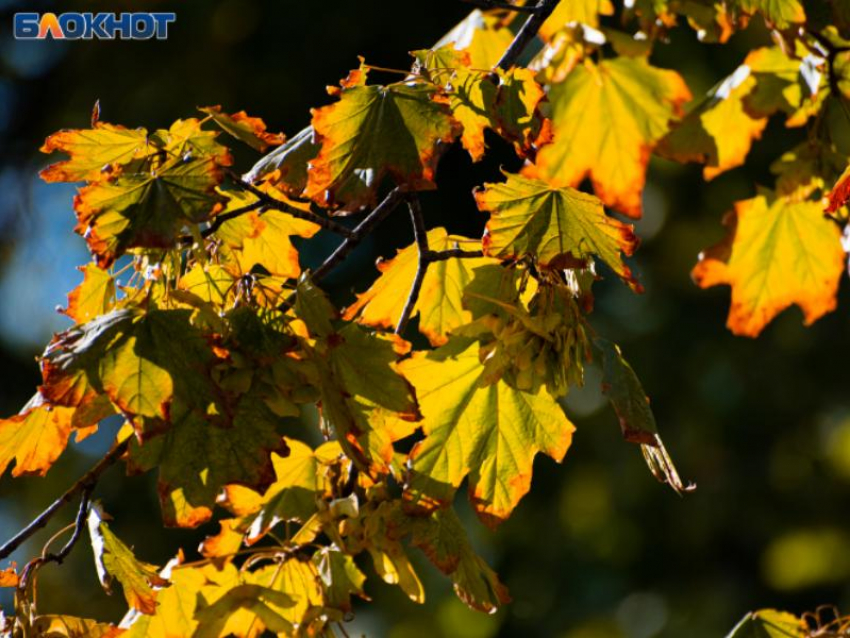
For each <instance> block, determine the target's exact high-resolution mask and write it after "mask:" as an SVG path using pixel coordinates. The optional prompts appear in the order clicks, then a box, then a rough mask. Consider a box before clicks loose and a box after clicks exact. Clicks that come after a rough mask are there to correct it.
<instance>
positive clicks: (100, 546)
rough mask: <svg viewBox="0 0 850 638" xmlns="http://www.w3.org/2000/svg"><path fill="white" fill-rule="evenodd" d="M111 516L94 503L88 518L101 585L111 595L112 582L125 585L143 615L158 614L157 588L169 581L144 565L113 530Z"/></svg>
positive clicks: (126, 595)
mask: <svg viewBox="0 0 850 638" xmlns="http://www.w3.org/2000/svg"><path fill="white" fill-rule="evenodd" d="M106 519H107V516H106V515H105V514H104V512H103V509H102V508H101V506H100V504H99V503H94V504H92V507H91V509H90V510H89V515H88V529H89V535H90V536H91V543H92V548H93V549H94V561H95V565H96V566H97V575H98V578H99V579H100V583H101V585H103V588H104V589H105V590H106V592H107V593H111V584H112V579H113V578H114V579H115V580H117V581H118V582H119V583H120V584H121V588H122V589H123V591H124V598H126V599H127V604H128V605H130V607H132V608H133V609H137V610H139V611H140V612H142V613H143V614H153V613H154V612H156V592H155V591H154V589H153V588H154V587H163V586H165V585H167V584H168V581H167V580H165V579H164V578H161V577H160V576H159V574H158V573H157V572H158V569H159V568H157V567H155V566H154V565H150V564H148V563H144V562H141V561H140V560H138V559H137V558H136V557H135V556H134V555H133V552H132V550H131V549H130V548H129V547H127V546H126V545H125V544H124V543H123V542H122V541H121V540H120V539H119V538H118V537H117V536H115V534H114V533H113V532H112V530H111V529H109V526H108V525H107V524H106V522H105V520H106Z"/></svg>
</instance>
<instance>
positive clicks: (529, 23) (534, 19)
mask: <svg viewBox="0 0 850 638" xmlns="http://www.w3.org/2000/svg"><path fill="white" fill-rule="evenodd" d="M558 2H559V0H540V1H539V2H538V3H537V5H536V6H535V7H534V12H533V13H532V14H531V16H530V17H529V18H528V20H526V22H525V24H524V25H522V28H521V29H520V30H519V33H517V34H516V37H515V38H514V41H513V42H511V45H510V46H509V47H508V50H507V51H505V54H504V55H503V56H502V59H501V60H499V62H498V64H496V66H497V67H498V68H500V69H503V70H505V71H507V70H508V69H510V68H511V67H512V66H514V65H515V64H516V63H517V60H519V58H520V56H521V55H522V53H523V51H525V48H526V47H527V46H528V45H529V44H530V43H531V41H532V40H534V38H535V37H537V32H538V31H539V30H540V27H541V26H543V23H544V22H546V19H547V18H548V17H549V16H550V15H552V12H553V11H554V10H555V7H556V6H557V4H558Z"/></svg>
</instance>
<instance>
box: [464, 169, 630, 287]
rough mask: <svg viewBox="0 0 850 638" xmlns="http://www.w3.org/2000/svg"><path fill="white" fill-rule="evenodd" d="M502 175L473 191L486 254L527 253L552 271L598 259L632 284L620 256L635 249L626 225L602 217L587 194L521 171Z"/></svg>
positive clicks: (508, 255)
mask: <svg viewBox="0 0 850 638" xmlns="http://www.w3.org/2000/svg"><path fill="white" fill-rule="evenodd" d="M506 176H507V181H506V182H504V183H501V184H485V187H484V190H481V191H479V192H477V193H476V194H475V199H476V201H477V203H478V208H479V209H480V210H482V211H485V212H489V213H490V221H489V222H487V233H486V234H485V236H484V251H485V253H486V254H488V255H491V256H493V257H499V258H500V259H520V258H522V257H524V256H526V255H530V256H532V257H535V258H536V260H537V261H538V263H539V264H540V265H541V266H544V267H551V268H554V269H563V267H564V264H565V263H570V262H569V259H573V260H579V261H584V260H587V259H588V258H590V257H598V258H599V259H601V260H602V261H603V262H605V263H606V264H607V265H608V266H609V267H610V268H611V269H612V270H613V271H614V272H615V273H617V274H618V275H620V277H622V278H623V279H625V280H626V281H627V282H630V283H631V285H633V286H634V287H637V286H638V285H637V283H636V282H635V280H634V277H633V276H632V273H631V270H629V267H628V266H626V265H625V264H624V263H623V258H622V255H626V256H629V255H631V254H632V253H633V252H634V250H635V248H636V247H637V243H638V240H637V237H635V234H634V231H633V228H632V226H629V225H628V224H624V223H622V222H620V221H618V220H616V219H614V218H613V217H609V216H608V215H606V214H605V211H604V209H603V208H602V203H601V202H600V201H599V199H597V198H596V197H594V196H593V195H587V194H585V193H582V192H580V191H577V190H575V189H574V188H569V187H556V186H552V185H551V184H549V183H548V182H545V181H542V180H539V179H534V178H531V177H524V176H522V175H513V174H510V173H507V174H506Z"/></svg>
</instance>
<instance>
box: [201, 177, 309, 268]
mask: <svg viewBox="0 0 850 638" xmlns="http://www.w3.org/2000/svg"><path fill="white" fill-rule="evenodd" d="M260 190H262V191H263V192H265V193H266V194H268V195H270V196H271V197H273V198H275V199H277V200H279V201H280V202H281V203H282V204H283V205H288V206H292V207H293V208H299V209H301V210H306V211H308V212H309V206H305V205H302V204H295V203H294V202H292V200H289V199H288V198H286V196H285V195H283V193H281V192H280V191H276V189H275V188H274V187H273V186H271V185H269V184H264V185H262V186H261V187H260ZM227 196H228V198H229V201H228V203H227V207H226V208H225V210H224V211H223V212H222V213H221V214H226V213H227V212H228V210H235V209H238V208H242V207H244V206H248V205H250V204H253V203H256V202H257V197H256V195H253V194H250V193H249V194H240V193H228V195H227ZM319 230H320V227H319V226H318V225H317V224H314V223H313V222H310V221H306V220H303V219H299V218H297V217H293V216H292V215H289V214H288V213H285V212H283V211H281V210H267V211H264V212H262V213H256V212H252V213H250V214H248V215H241V216H239V217H236V218H234V219H230V220H228V221H226V222H225V223H224V224H222V225H221V227H220V228H219V230H218V231H217V233H216V234H217V236H218V237H219V238H221V239H223V240H225V241H227V242H228V243H229V244H230V245H231V246H232V247H233V248H236V249H237V250H238V253H237V256H238V260H239V266H240V270H241V271H242V272H251V269H252V268H253V267H254V266H258V265H259V266H262V267H263V268H264V269H265V270H266V271H267V272H268V273H269V274H271V275H275V276H278V277H286V278H292V279H295V278H297V277H298V276H299V275H300V274H301V265H300V263H299V261H298V251H297V250H296V249H295V246H293V245H292V240H291V238H292V237H295V236H297V237H305V238H309V237H312V236H313V235H315V234H316V233H317V232H319Z"/></svg>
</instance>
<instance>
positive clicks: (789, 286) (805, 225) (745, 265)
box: [693, 192, 844, 337]
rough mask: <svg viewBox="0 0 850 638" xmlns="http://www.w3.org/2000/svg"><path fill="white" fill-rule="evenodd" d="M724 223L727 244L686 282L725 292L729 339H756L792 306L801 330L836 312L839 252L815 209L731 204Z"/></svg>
mask: <svg viewBox="0 0 850 638" xmlns="http://www.w3.org/2000/svg"><path fill="white" fill-rule="evenodd" d="M724 223H725V225H726V227H727V231H728V235H727V237H726V238H725V239H724V240H723V241H722V242H721V243H719V244H717V245H716V246H713V247H712V248H710V249H708V250H706V251H705V252H704V253H702V254H701V255H700V261H699V263H698V264H697V265H696V267H695V268H694V271H693V277H694V280H695V281H696V282H697V284H698V285H699V286H700V287H702V288H708V287H709V286H716V285H718V284H726V285H729V286H731V287H732V306H731V308H730V310H729V319H728V321H727V324H726V325H727V326H728V327H729V329H730V330H731V331H732V332H734V333H735V334H738V335H744V336H748V337H755V336H757V335H758V334H759V333H760V332H761V331H762V329H763V328H764V327H765V326H766V325H767V324H768V323H769V322H770V321H771V320H772V319H773V318H774V317H775V316H776V315H777V314H779V313H780V312H782V310H784V309H785V308H787V307H788V306H790V305H792V304H796V305H798V306H800V308H801V309H802V311H803V315H804V318H805V323H806V324H807V325H808V324H811V323H812V322H814V321H815V320H816V319H818V318H819V317H821V316H822V315H824V314H826V313H827V312H829V311H831V310H833V309H834V308H835V304H836V300H835V295H836V292H837V290H838V281H839V279H840V277H841V273H842V271H843V267H844V251H843V249H842V247H841V233H840V231H839V229H838V227H837V226H836V225H835V223H834V222H833V221H831V220H829V219H827V218H825V217H824V214H823V206H822V205H821V204H819V203H818V202H812V201H796V200H795V199H794V198H792V197H791V196H782V197H777V196H775V195H774V194H772V193H770V192H764V193H762V194H760V195H758V196H757V197H755V198H753V199H748V200H744V201H740V202H737V203H736V204H735V210H734V211H732V212H730V213H729V214H727V216H726V219H725V220H724Z"/></svg>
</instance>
